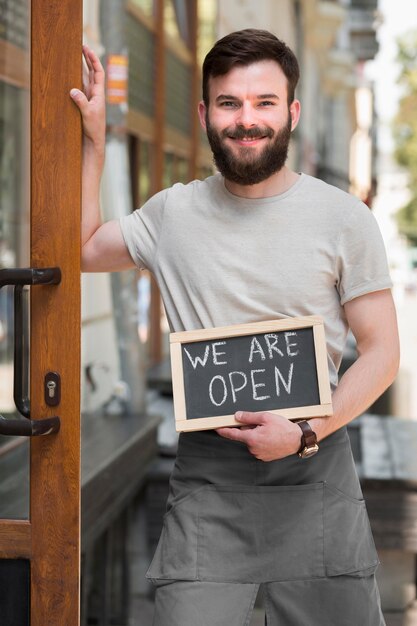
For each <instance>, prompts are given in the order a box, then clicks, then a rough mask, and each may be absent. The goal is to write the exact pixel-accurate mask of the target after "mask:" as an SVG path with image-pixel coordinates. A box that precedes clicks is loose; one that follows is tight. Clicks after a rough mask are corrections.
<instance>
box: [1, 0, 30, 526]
mask: <svg viewBox="0 0 417 626" xmlns="http://www.w3.org/2000/svg"><path fill="white" fill-rule="evenodd" d="M29 32H30V11H29V0H0V269H4V268H13V267H27V266H28V265H29V215H30V185H29V165H30V164H29V154H30V149H29V148H30V133H29V128H30V92H29V76H30V53H29V50H30V45H29V43H30V41H29ZM24 299H25V301H26V302H25V305H26V307H27V306H28V298H27V294H25V298H24ZM13 317H14V315H13V288H12V287H3V288H2V289H0V415H2V416H3V417H5V418H6V419H11V418H16V417H18V414H17V412H16V408H15V404H14V401H13V342H14V339H13V338H14V320H13ZM28 332H29V329H28V328H27V329H26V333H28ZM28 494H29V445H28V441H27V440H26V439H25V438H23V437H6V436H2V435H0V518H9V519H10V518H13V519H23V518H24V519H26V518H28V516H29V495H28Z"/></svg>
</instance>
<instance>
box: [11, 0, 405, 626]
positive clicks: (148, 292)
mask: <svg viewBox="0 0 417 626" xmlns="http://www.w3.org/2000/svg"><path fill="white" fill-rule="evenodd" d="M29 4H30V3H29V2H28V0H13V2H10V1H8V0H0V268H3V267H13V266H25V265H28V261H27V258H28V257H27V254H28V252H27V251H28V220H29V180H28V167H29V164H28V157H27V154H28V140H29V139H28V132H27V128H28V119H29V117H28V116H29V102H28V95H27V89H28V71H29V70H28V60H27V55H26V54H25V51H26V49H27V42H28V23H29ZM248 27H255V28H266V29H268V30H271V31H272V32H274V33H275V34H276V35H277V36H278V37H279V38H281V39H283V40H284V41H286V42H287V43H288V44H289V45H290V47H291V48H292V49H293V50H294V52H295V53H296V55H297V57H298V60H299V63H300V67H301V80H300V84H299V87H298V91H297V94H296V95H297V97H298V98H299V99H300V100H301V104H302V115H301V122H300V124H299V126H298V127H297V129H296V131H295V133H294V134H293V138H292V143H291V149H290V157H289V165H290V167H292V168H293V169H295V170H297V171H303V172H305V173H307V174H311V175H314V176H317V177H319V178H322V179H323V180H325V181H327V182H329V183H331V184H333V185H336V186H338V187H340V188H342V189H344V190H346V191H350V192H351V193H353V194H355V195H356V196H358V197H359V198H360V199H361V200H363V201H364V202H365V203H366V204H367V205H368V206H369V209H370V210H372V211H373V213H374V215H375V217H376V219H377V221H378V223H379V225H380V228H381V231H382V234H383V237H384V240H385V244H386V248H387V254H388V259H389V264H390V269H391V274H392V279H393V282H394V297H395V301H396V306H397V311H398V320H399V327H400V335H401V350H402V356H401V367H400V372H399V375H398V377H397V380H396V381H395V383H394V384H393V385H392V387H391V388H390V389H388V390H387V392H386V393H385V394H384V395H383V396H382V397H381V398H380V399H379V400H378V401H377V402H376V403H375V405H374V406H372V407H370V409H369V411H367V413H366V414H365V415H363V416H360V417H359V418H358V419H357V420H355V422H354V423H353V424H352V425H351V427H350V429H349V431H350V435H351V440H352V446H353V451H354V456H355V460H356V463H357V467H358V471H359V475H360V478H361V482H362V486H363V490H364V494H365V497H366V499H367V503H368V510H369V514H370V519H371V525H372V527H373V531H374V535H375V540H376V543H377V548H378V551H379V554H380V558H381V563H382V564H381V567H380V569H379V573H378V575H379V582H380V588H381V595H382V603H383V608H384V611H385V614H386V619H387V624H389V625H390V626H394V625H395V626H396V625H398V626H399V625H407V626H411V625H412V624H416V625H417V611H416V609H415V602H416V578H417V568H416V553H417V461H416V457H417V359H416V356H415V355H416V352H417V321H416V320H417V106H416V102H417V5H416V4H415V3H414V2H410V0H395V1H394V0H333V1H331V0H127V1H126V0H84V40H85V42H86V43H87V44H89V45H90V46H91V47H92V48H94V49H95V50H96V52H97V53H98V54H99V55H100V57H101V59H102V62H103V65H104V67H105V69H106V75H107V79H106V99H107V148H106V165H105V172H104V176H103V181H102V189H101V201H102V210H103V215H104V218H105V219H110V218H115V217H118V216H121V215H124V214H127V213H129V212H131V211H132V210H134V209H135V208H137V207H139V206H140V205H141V204H143V203H144V202H145V201H146V200H147V199H148V198H149V197H150V196H151V195H153V194H154V193H155V192H157V191H158V190H160V189H162V188H164V187H167V186H169V185H171V184H173V183H175V182H177V181H180V182H187V181H190V180H193V179H194V178H203V177H206V176H208V175H210V174H211V173H212V172H213V171H214V169H213V163H212V158H211V152H210V149H209V146H208V143H207V140H206V137H205V135H204V133H203V132H202V131H201V129H200V127H199V124H198V119H197V114H196V110H197V104H198V101H199V100H200V97H201V87H200V83H201V64H202V61H203V59H204V56H205V54H206V53H207V52H208V50H209V49H210V47H211V46H212V44H213V43H214V41H215V40H216V39H218V38H219V37H221V36H223V35H225V34H226V33H228V32H231V31H233V30H238V29H241V28H248ZM5 51H7V52H8V54H6V53H5ZM11 52H12V54H11ZM10 59H12V60H10ZM82 280H83V282H82V288H83V305H82V318H83V326H82V354H83V356H82V370H81V383H80V384H81V388H82V419H83V423H84V424H85V426H86V427H85V429H84V432H83V530H82V541H83V569H82V581H83V584H82V588H83V603H82V623H83V624H103V625H104V624H120V625H121V624H141V625H142V624H143V625H144V626H147V625H148V624H149V625H150V624H151V622H152V617H151V615H152V597H153V589H152V588H151V586H150V585H149V584H148V583H147V582H146V580H145V577H144V575H145V572H146V569H147V567H148V565H149V563H150V559H151V557H152V554H153V551H154V549H155V547H156V542H157V539H158V536H159V532H160V529H161V524H162V516H163V513H164V507H165V500H166V495H167V488H168V477H169V473H170V471H171V468H172V465H173V459H174V455H175V449H176V442H177V435H176V433H175V429H174V417H173V408H172V384H171V376H170V365H169V328H168V324H167V321H166V318H165V314H164V310H163V305H162V303H161V299H160V295H159V291H158V288H157V286H156V285H155V283H154V281H153V279H152V276H151V275H150V274H149V273H148V272H146V271H143V272H137V271H131V272H126V273H123V274H113V275H107V274H95V275H85V276H83V279H82ZM11 302H12V298H11V292H9V291H8V290H7V288H4V289H2V290H1V291H0V413H1V414H3V415H6V416H7V415H13V412H14V403H13V392H12V388H13V380H12V379H13V366H12V363H13V328H12V322H11V318H12V317H13V316H12V315H11V313H10V307H11ZM74 340H75V341H76V340H77V338H74ZM355 356H356V355H355V345H354V342H353V340H352V339H351V338H349V341H348V344H347V347H346V353H345V358H344V361H343V365H342V371H344V370H345V369H346V367H348V366H349V364H351V363H352V361H353V360H354V359H355ZM149 415H152V416H155V419H157V422H158V424H159V425H158V428H157V430H156V435H155V436H156V440H155V445H154V446H153V447H152V446H151V454H150V453H149V454H148V456H146V455H145V453H144V450H145V448H146V446H147V445H148V448H149V442H148V443H147V439H146V437H145V435H144V434H143V432H144V429H145V425H146V424H148V423H149V422H148V421H147V419H148V416H149ZM91 419H94V420H102V421H103V422H105V423H106V424H108V425H109V429H112V428H114V429H115V431H114V432H115V433H116V434H115V435H114V436H113V435H111V434H109V436H108V440H106V441H103V442H101V443H99V444H97V442H94V450H95V453H96V454H98V455H99V460H98V461H94V463H93V462H92V461H91V462H90V464H89V462H88V461H89V459H90V460H91V457H90V456H89V455H90V451H91V450H92V447H93V444H92V442H91V440H90V439H89V437H90V434H89V433H90V431H89V429H88V424H89V423H90V420H91ZM126 424H129V427H127V426H126ZM132 424H133V426H132ZM145 430H146V429H145ZM108 432H109V433H111V432H112V431H111V430H109V431H108ZM19 446H20V443H19V442H17V441H16V442H12V444H11V443H10V441H9V440H7V441H6V438H2V437H1V436H0V466H1V467H3V466H4V467H6V466H7V463H9V465H10V463H12V459H13V455H14V454H16V449H17V448H18V447H19ZM20 447H22V448H23V446H20ZM149 449H150V448H149ZM100 450H101V456H100ZM141 455H142V457H143V458H144V457H145V456H146V459H147V461H146V463H145V462H144V463H142V464H141V465H140V467H139V468H138V471H137V473H136V475H135V479H134V480H131V479H130V478H129V479H127V476H128V472H127V469H126V468H127V467H128V465H129V464H131V463H132V459H137V458H138V457H140V456H141ZM1 463H3V466H2V465H1ZM22 463H23V465H24V464H25V463H26V464H27V458H26V457H24V461H23V462H22ZM22 463H21V461H19V467H20V468H21V466H22ZM19 471H20V474H19V476H20V479H19V480H20V481H21V491H23V492H24V491H25V486H24V485H25V481H26V482H27V471H26V473H25V471H23V470H22V471H21V470H19ZM116 475H118V478H119V480H121V482H122V483H123V482H125V483H128V484H127V486H126V489H125V490H124V491H123V497H120V498H117V497H107V500H106V494H108V493H109V485H110V484H111V483H112V482H113V481H114V478H115V476H116ZM125 475H126V480H124V476H125ZM93 478H94V480H99V482H97V483H94V481H93ZM94 485H96V486H94ZM97 485H99V489H100V490H101V491H102V494H103V496H102V502H103V503H104V502H105V504H103V505H102V507H101V508H100V507H96V509H95V508H94V502H95V501H96V500H95V498H97ZM10 493H11V491H10V489H9V486H8V483H7V479H6V475H3V474H1V473H0V517H22V518H25V517H27V514H28V513H27V509H28V498H27V497H26V496H25V497H22V498H17V499H13V498H12V497H11V495H10ZM258 605H259V606H257V611H256V615H255V616H254V620H253V626H254V625H255V624H263V612H262V599H259V601H258ZM196 626H198V625H196ZM335 626H337V625H335Z"/></svg>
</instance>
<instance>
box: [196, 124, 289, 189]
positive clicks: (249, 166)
mask: <svg viewBox="0 0 417 626" xmlns="http://www.w3.org/2000/svg"><path fill="white" fill-rule="evenodd" d="M206 127H207V138H208V141H209V144H210V147H211V150H212V152H213V157H214V162H215V164H216V166H217V169H218V170H219V172H220V173H221V174H222V175H223V176H224V177H225V178H226V180H230V181H232V182H234V183H237V184H239V185H256V184H257V183H261V182H262V181H263V180H266V179H267V178H269V177H270V176H272V174H275V173H276V172H278V171H279V170H280V169H282V168H283V167H284V165H285V162H286V160H287V157H288V147H289V143H290V138H291V116H290V115H288V122H287V124H286V126H284V128H281V129H280V130H279V131H278V132H277V133H274V131H273V130H272V128H269V127H267V126H265V127H264V128H262V127H259V126H257V127H253V128H246V129H245V128H243V127H242V126H236V127H235V128H234V129H233V130H232V129H231V128H226V129H224V130H223V131H221V132H220V133H218V132H217V131H216V130H215V129H214V128H213V127H212V126H211V124H210V121H209V117H208V114H206ZM274 134H275V139H274V140H273V141H272V142H271V143H268V144H267V145H266V146H265V148H264V149H263V150H262V152H261V153H259V154H256V148H255V149H254V148H251V147H250V146H248V147H247V148H245V147H241V148H240V155H239V156H235V155H234V154H233V151H232V150H231V149H230V148H229V147H228V146H226V145H225V142H224V140H225V138H226V137H232V138H234V139H243V138H250V139H254V138H257V137H268V138H269V139H271V138H273V137H274Z"/></svg>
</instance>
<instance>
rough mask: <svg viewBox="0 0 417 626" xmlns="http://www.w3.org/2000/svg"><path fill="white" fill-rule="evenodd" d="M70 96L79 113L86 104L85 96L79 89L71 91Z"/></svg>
mask: <svg viewBox="0 0 417 626" xmlns="http://www.w3.org/2000/svg"><path fill="white" fill-rule="evenodd" d="M70 96H71V98H72V99H73V100H74V102H75V104H76V105H77V106H78V108H79V109H80V111H82V110H83V108H84V107H85V105H86V104H88V100H87V98H86V96H85V94H83V92H82V91H80V89H71V91H70Z"/></svg>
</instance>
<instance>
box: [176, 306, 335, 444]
mask: <svg viewBox="0 0 417 626" xmlns="http://www.w3.org/2000/svg"><path fill="white" fill-rule="evenodd" d="M301 328H312V331H313V340H314V352H315V360H316V369H317V381H318V394H319V398H320V403H319V404H317V405H314V406H313V405H310V406H301V407H291V408H281V409H276V410H275V409H274V410H269V409H268V412H269V413H275V414H277V415H282V416H283V417H286V418H288V419H300V418H306V419H308V418H309V417H322V416H323V417H324V416H331V415H332V414H333V407H332V400H331V390H330V383H329V369H328V364H327V348H326V338H325V334H324V323H323V319H322V318H321V317H319V316H316V315H309V316H305V317H291V318H285V319H279V320H268V321H264V322H253V323H248V324H238V325H234V326H223V327H217V328H208V329H201V330H191V331H183V332H177V333H171V334H170V352H171V371H172V388H173V394H174V412H175V428H176V431H177V432H186V431H197V430H208V429H212V428H220V427H222V426H241V423H239V422H238V421H237V420H236V419H235V417H234V414H228V415H217V416H213V417H202V418H188V419H187V405H186V398H185V385H184V371H183V361H182V345H183V344H188V343H192V342H197V341H213V340H215V339H228V338H231V337H240V336H244V335H256V334H262V333H270V332H274V331H276V332H282V331H292V330H297V329H301Z"/></svg>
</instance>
